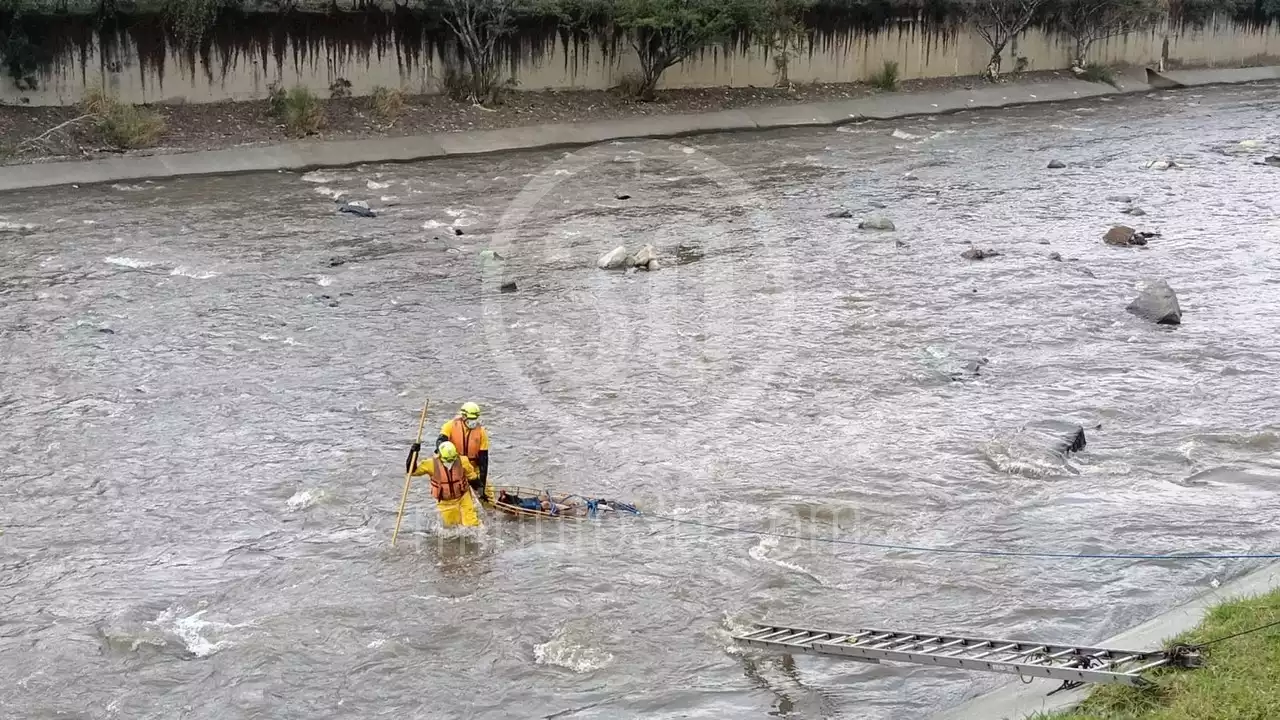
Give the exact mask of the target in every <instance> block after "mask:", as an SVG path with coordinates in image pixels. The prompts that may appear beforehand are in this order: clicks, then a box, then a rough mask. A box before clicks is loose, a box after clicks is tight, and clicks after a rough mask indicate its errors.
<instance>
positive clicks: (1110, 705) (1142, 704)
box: [1035, 590, 1280, 720]
mask: <svg viewBox="0 0 1280 720" xmlns="http://www.w3.org/2000/svg"><path fill="white" fill-rule="evenodd" d="M1276 621H1280V590H1276V591H1273V592H1271V593H1268V594H1266V595H1260V596H1257V597H1252V598H1246V599H1242V600H1236V601H1233V602H1229V603H1226V604H1223V605H1219V606H1218V607H1216V608H1213V609H1212V610H1210V611H1209V613H1208V614H1207V615H1206V616H1205V618H1204V620H1203V621H1202V622H1201V623H1200V625H1199V626H1198V627H1196V628H1195V629H1194V630H1192V631H1190V632H1187V633H1184V634H1182V635H1179V636H1178V637H1176V638H1174V639H1173V640H1171V641H1169V643H1168V644H1167V646H1172V645H1178V644H1187V645H1194V644H1197V643H1202V642H1207V641H1210V640H1214V639H1217V638H1222V637H1226V636H1228V635H1232V634H1234V633H1238V632H1243V631H1245V630H1249V629H1252V628H1255V627H1258V626H1260V625H1265V624H1267V623H1269V622H1276ZM1203 654H1204V666H1203V667H1200V668H1196V669H1190V670H1178V669H1169V670H1156V671H1152V672H1151V673H1149V674H1147V675H1146V677H1147V678H1148V679H1149V680H1151V681H1152V683H1153V684H1152V686H1151V687H1148V688H1131V687H1128V686H1124V685H1099V686H1097V687H1096V688H1095V689H1094V691H1093V692H1092V693H1091V694H1090V695H1089V697H1088V699H1086V700H1085V701H1084V702H1083V703H1082V704H1081V705H1080V707H1078V708H1077V709H1076V710H1074V711H1072V712H1065V713H1054V714H1050V715H1037V716H1035V718H1036V719H1037V720H1276V719H1277V718H1280V625H1273V626H1272V627H1269V628H1267V629H1265V630H1259V631H1258V632H1255V633H1251V634H1248V635H1242V636H1240V637H1235V638H1231V639H1229V640H1223V641H1222V642H1219V643H1215V644H1213V645H1210V646H1209V647H1207V648H1205V649H1204V650H1203Z"/></svg>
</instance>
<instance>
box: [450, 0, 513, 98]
mask: <svg viewBox="0 0 1280 720" xmlns="http://www.w3.org/2000/svg"><path fill="white" fill-rule="evenodd" d="M526 7H527V3H526V0H443V11H444V13H443V17H442V18H441V19H442V20H443V21H444V23H445V25H447V26H448V27H449V29H450V30H452V31H453V34H454V36H455V37H456V38H457V40H458V50H459V54H460V55H461V59H462V62H463V64H464V65H465V70H464V72H463V74H462V76H461V77H458V78H455V80H454V81H453V82H447V83H446V84H450V85H452V86H453V87H452V88H451V90H454V91H457V90H459V89H462V88H465V89H466V90H467V91H468V92H469V95H470V99H471V101H472V102H475V103H479V104H482V105H483V104H486V103H489V104H492V103H493V102H495V101H496V100H497V99H498V94H499V93H500V92H501V91H502V89H503V88H504V87H506V85H507V83H505V82H502V81H501V80H500V79H499V77H500V75H501V72H502V68H501V65H500V58H499V57H498V46H499V43H500V42H501V41H503V40H504V39H506V38H508V37H510V36H511V35H514V34H515V30H516V22H515V20H516V15H517V14H518V13H519V12H520V11H522V10H524V9H526Z"/></svg>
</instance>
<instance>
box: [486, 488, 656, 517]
mask: <svg viewBox="0 0 1280 720" xmlns="http://www.w3.org/2000/svg"><path fill="white" fill-rule="evenodd" d="M484 505H485V506H486V507H489V508H492V509H494V510H498V511H500V512H503V513H506V514H508V515H513V516H516V517H533V518H547V519H553V520H583V519H587V518H594V517H599V516H601V515H604V514H606V513H619V512H620V513H628V514H631V515H639V514H640V511H639V510H637V509H636V507H635V506H634V505H631V504H629V503H624V502H619V501H617V500H606V499H604V498H588V497H585V496H583V495H575V494H572V493H557V492H551V491H548V490H541V489H538V488H530V487H521V486H519V485H494V486H490V487H488V488H486V493H485V498H484Z"/></svg>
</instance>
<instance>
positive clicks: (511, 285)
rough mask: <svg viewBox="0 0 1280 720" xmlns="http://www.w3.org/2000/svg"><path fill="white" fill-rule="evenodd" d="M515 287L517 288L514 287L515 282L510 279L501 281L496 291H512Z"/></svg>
mask: <svg viewBox="0 0 1280 720" xmlns="http://www.w3.org/2000/svg"><path fill="white" fill-rule="evenodd" d="M517 289H518V288H517V287H516V284H515V282H514V281H512V280H508V281H507V282H504V283H502V285H501V286H500V287H499V288H498V292H504V293H513V292H515V291H516V290H517Z"/></svg>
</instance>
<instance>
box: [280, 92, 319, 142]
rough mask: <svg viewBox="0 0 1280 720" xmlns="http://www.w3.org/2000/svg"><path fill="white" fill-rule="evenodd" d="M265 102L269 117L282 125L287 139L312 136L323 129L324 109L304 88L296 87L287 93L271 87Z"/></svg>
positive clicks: (312, 94) (317, 99) (313, 95)
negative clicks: (269, 113)
mask: <svg viewBox="0 0 1280 720" xmlns="http://www.w3.org/2000/svg"><path fill="white" fill-rule="evenodd" d="M267 102H268V107H269V108H270V111H271V116H272V117H273V118H275V120H276V122H279V123H280V124H282V125H284V133H285V135H288V136H289V137H293V138H300V137H306V136H307V135H314V134H316V133H318V132H320V129H321V128H323V127H324V123H325V115H324V107H323V106H321V104H320V99H319V98H317V97H316V96H315V94H314V93H312V92H311V91H310V90H308V89H307V88H305V87H302V86H298V87H295V88H293V89H292V90H289V91H287V92H286V91H285V90H284V89H283V88H280V87H273V88H272V89H271V94H270V96H269V98H268V101H267Z"/></svg>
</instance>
